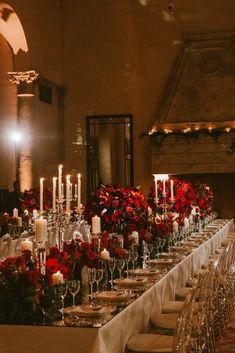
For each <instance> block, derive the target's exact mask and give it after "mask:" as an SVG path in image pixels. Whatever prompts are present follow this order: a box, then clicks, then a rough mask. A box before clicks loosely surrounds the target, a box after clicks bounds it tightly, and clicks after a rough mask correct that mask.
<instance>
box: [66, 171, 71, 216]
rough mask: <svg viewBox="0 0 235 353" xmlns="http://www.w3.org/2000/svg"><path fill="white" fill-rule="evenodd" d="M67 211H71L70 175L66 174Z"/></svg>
mask: <svg viewBox="0 0 235 353" xmlns="http://www.w3.org/2000/svg"><path fill="white" fill-rule="evenodd" d="M65 207H66V211H67V212H69V211H70V175H67V176H66V206H65Z"/></svg>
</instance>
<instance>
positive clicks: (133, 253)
mask: <svg viewBox="0 0 235 353" xmlns="http://www.w3.org/2000/svg"><path fill="white" fill-rule="evenodd" d="M137 260H138V251H137V249H136V248H134V249H131V263H132V268H133V269H134V268H135V263H136V261H137Z"/></svg>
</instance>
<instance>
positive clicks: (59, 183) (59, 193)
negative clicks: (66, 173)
mask: <svg viewBox="0 0 235 353" xmlns="http://www.w3.org/2000/svg"><path fill="white" fill-rule="evenodd" d="M62 168H63V166H62V165H59V167H58V199H59V202H62Z"/></svg>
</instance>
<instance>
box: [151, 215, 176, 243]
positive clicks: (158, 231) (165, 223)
mask: <svg viewBox="0 0 235 353" xmlns="http://www.w3.org/2000/svg"><path fill="white" fill-rule="evenodd" d="M172 231H173V217H172V216H171V214H169V215H168V218H167V219H163V218H162V216H160V215H159V216H156V217H155V219H154V221H153V222H152V224H151V234H152V239H151V241H153V240H154V239H156V238H157V237H160V238H169V237H170V236H171V235H172Z"/></svg>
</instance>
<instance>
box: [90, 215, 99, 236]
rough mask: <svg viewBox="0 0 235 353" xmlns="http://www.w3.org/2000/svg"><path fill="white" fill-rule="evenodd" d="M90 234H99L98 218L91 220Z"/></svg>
mask: <svg viewBox="0 0 235 353" xmlns="http://www.w3.org/2000/svg"><path fill="white" fill-rule="evenodd" d="M91 229H92V234H98V233H100V217H98V216H94V217H92V219H91Z"/></svg>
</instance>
